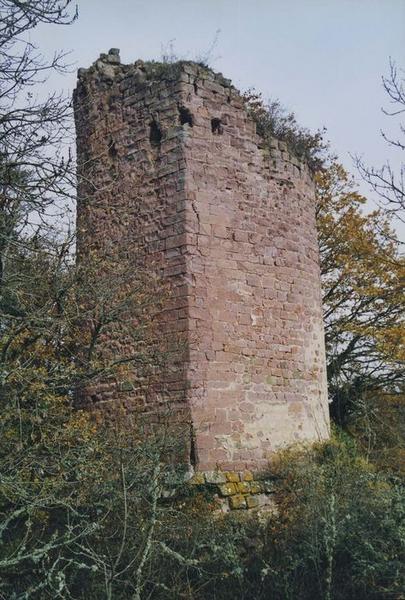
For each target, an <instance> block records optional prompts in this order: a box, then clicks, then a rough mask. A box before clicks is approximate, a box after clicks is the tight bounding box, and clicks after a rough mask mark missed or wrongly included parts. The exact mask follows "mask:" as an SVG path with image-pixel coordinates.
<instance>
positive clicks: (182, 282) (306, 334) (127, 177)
mask: <svg viewBox="0 0 405 600" xmlns="http://www.w3.org/2000/svg"><path fill="white" fill-rule="evenodd" d="M74 106H75V115H76V128H77V148H78V165H79V194H78V195H79V200H78V249H79V257H80V255H81V254H85V253H86V251H87V250H88V249H89V248H92V251H93V252H96V253H97V252H102V251H103V248H104V250H105V247H106V244H108V245H109V247H115V248H120V249H121V250H125V252H122V256H123V260H127V261H129V263H131V261H132V262H133V264H134V265H135V264H136V263H137V261H139V260H140V259H142V260H143V261H144V264H149V268H150V269H155V270H156V272H157V273H158V274H159V275H160V276H161V277H162V281H163V282H165V283H166V284H169V285H170V288H171V290H172V292H171V294H170V299H169V300H168V301H167V305H166V306H165V307H163V308H162V311H161V323H162V325H161V327H162V335H164V336H166V337H170V336H171V335H174V334H176V335H177V334H180V335H181V336H182V339H183V341H184V344H185V348H186V351H185V352H184V353H183V355H182V359H181V363H182V364H181V365H180V368H178V369H177V370H175V375H172V376H171V379H170V385H166V386H165V385H164V384H165V382H164V381H162V390H164V391H161V392H159V401H157V400H156V399H154V398H153V397H149V400H148V402H146V403H145V402H143V403H140V404H139V406H138V408H137V407H136V406H135V408H134V407H132V409H134V410H138V411H139V412H142V413H143V414H144V415H145V417H146V418H150V419H152V420H153V418H155V417H156V414H157V413H158V412H159V411H160V410H162V406H164V407H170V414H171V415H172V418H173V419H174V420H175V421H176V423H177V424H178V425H180V426H181V427H184V431H185V432H186V437H187V438H188V439H189V447H188V453H189V461H190V463H191V464H192V466H194V467H195V468H196V469H198V470H199V471H212V470H215V469H221V470H224V471H227V470H232V471H237V470H241V469H254V470H260V469H262V468H263V469H264V468H265V467H266V465H267V463H268V459H269V457H270V455H271V453H272V452H273V451H274V450H275V449H277V448H280V447H282V446H284V445H287V444H290V443H293V442H296V441H300V440H315V439H322V438H325V437H327V436H328V432H329V420H328V409H327V390H326V375H325V350H324V339H323V325H322V311H321V300H320V277H319V256H318V246H317V235H316V227H315V206H314V186H313V182H312V180H311V177H310V174H309V172H308V170H307V168H306V167H305V165H303V164H301V163H300V162H299V161H298V160H297V159H296V158H295V157H292V156H290V154H289V153H288V152H287V148H286V146H285V144H284V143H283V142H278V141H277V140H273V141H272V142H271V143H270V144H267V145H265V144H264V143H263V140H262V139H261V138H260V137H259V136H258V135H257V134H256V127H255V123H254V122H253V120H252V119H251V117H250V116H249V115H248V113H247V110H246V108H245V104H244V102H243V99H242V98H241V97H240V94H239V93H238V92H237V90H236V89H235V88H234V87H233V86H232V85H231V82H230V81H229V80H227V79H224V78H223V77H222V75H220V74H215V73H213V72H212V71H211V70H209V69H207V68H205V67H203V66H200V65H197V64H195V63H191V62H179V63H176V64H170V65H164V64H163V65H162V64H159V63H143V62H142V61H137V62H135V63H134V64H131V65H122V64H120V59H119V54H118V51H117V50H115V49H112V50H110V52H109V53H108V54H104V55H101V56H100V58H99V60H97V61H96V62H95V63H94V64H93V65H92V66H91V67H90V68H89V69H80V70H79V81H78V85H77V89H76V91H75V96H74ZM117 199H118V200H119V202H118V204H117ZM112 206H119V207H120V208H117V209H114V210H111V207H112ZM123 240H125V242H124V241H123ZM162 377H163V375H162ZM166 383H167V382H166ZM156 393H157V392H156ZM106 398H107V399H106V400H105V401H106V402H108V403H110V404H111V402H118V401H120V402H121V401H123V402H124V404H125V406H130V405H131V402H133V403H134V404H135V405H136V404H137V402H138V400H137V399H135V398H132V399H131V392H130V391H127V392H126V393H124V394H123V392H122V391H121V392H118V391H116V392H114V391H112V392H111V391H110V393H109V394H107V396H106Z"/></svg>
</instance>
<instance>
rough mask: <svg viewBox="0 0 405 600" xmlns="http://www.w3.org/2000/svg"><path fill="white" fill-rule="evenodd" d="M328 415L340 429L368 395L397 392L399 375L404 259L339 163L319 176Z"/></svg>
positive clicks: (404, 350) (383, 220)
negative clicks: (329, 409) (329, 401)
mask: <svg viewBox="0 0 405 600" xmlns="http://www.w3.org/2000/svg"><path fill="white" fill-rule="evenodd" d="M316 189H317V223H318V230H319V242H320V253H321V275H322V285H323V304H324V315H325V338H326V347H327V356H328V381H329V390H330V393H331V396H332V415H333V417H334V418H335V419H336V420H337V422H339V423H345V422H346V421H347V419H348V417H349V415H350V413H352V412H353V411H355V410H356V409H357V410H358V409H360V408H361V403H362V401H363V400H364V399H365V397H366V394H368V395H369V394H370V393H371V392H375V391H377V390H380V391H385V392H388V391H389V392H390V393H391V394H395V393H399V392H400V391H402V390H403V385H404V372H403V360H404V358H405V347H404V291H403V277H404V267H405V265H404V260H403V258H402V257H401V255H400V252H399V242H398V240H397V238H396V236H395V232H394V231H393V230H392V228H391V225H390V221H389V219H388V218H387V217H386V215H385V214H384V212H383V211H381V210H377V211H372V212H368V213H367V212H364V210H363V207H364V204H365V202H366V199H365V198H364V197H362V196H361V195H360V194H359V193H358V192H357V190H356V186H355V184H354V182H353V181H352V179H351V178H350V177H349V176H348V174H347V173H346V171H345V170H344V169H343V167H342V166H341V165H339V164H337V163H333V164H331V166H330V167H329V168H327V169H324V170H323V171H320V172H318V174H317V176H316Z"/></svg>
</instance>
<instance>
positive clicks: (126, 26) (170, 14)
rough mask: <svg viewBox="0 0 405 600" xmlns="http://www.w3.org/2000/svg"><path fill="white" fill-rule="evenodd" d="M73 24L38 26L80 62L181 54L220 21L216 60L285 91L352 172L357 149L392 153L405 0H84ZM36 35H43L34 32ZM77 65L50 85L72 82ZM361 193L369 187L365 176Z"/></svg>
mask: <svg viewBox="0 0 405 600" xmlns="http://www.w3.org/2000/svg"><path fill="white" fill-rule="evenodd" d="M78 4H79V18H78V20H77V22H76V23H74V24H73V25H71V26H68V27H54V26H50V27H49V26H48V27H45V26H44V27H41V28H40V29H39V30H38V31H37V33H36V34H35V35H34V36H33V37H34V39H35V41H37V42H38V43H39V45H40V46H41V48H42V49H45V50H46V51H48V52H51V51H52V50H54V49H55V48H59V49H65V50H71V51H72V52H71V61H72V62H74V63H75V64H76V66H77V67H88V66H89V65H90V64H91V63H92V62H93V61H94V60H95V59H96V58H97V56H98V55H99V53H100V52H107V51H108V50H109V48H111V47H117V48H120V50H121V60H122V62H125V63H130V62H134V61H135V60H136V59H138V58H142V59H145V60H146V59H157V60H159V59H160V58H161V55H162V51H164V50H165V48H166V49H168V48H169V47H170V42H171V41H172V45H173V47H174V52H175V53H176V54H177V55H178V56H179V57H180V58H188V59H195V58H198V57H199V56H201V55H203V54H205V53H206V52H207V50H208V49H209V47H210V46H211V44H212V41H213V39H214V37H215V33H216V31H217V30H220V33H219V36H218V41H217V44H216V46H215V48H214V49H213V52H212V56H211V61H210V66H211V67H212V68H213V69H214V70H215V71H221V72H222V73H223V74H224V75H225V77H229V78H230V79H232V81H233V83H234V85H235V86H236V87H237V88H239V89H241V90H246V89H247V88H250V87H254V88H255V89H256V90H257V91H260V92H262V93H263V96H264V98H265V99H266V98H269V97H271V98H273V99H274V98H278V99H280V101H281V102H282V103H283V104H284V105H285V106H286V107H287V108H288V109H289V110H292V111H294V112H295V113H296V115H297V118H298V120H299V122H300V123H301V124H302V125H303V126H305V127H308V128H310V129H312V130H315V129H317V128H321V127H323V126H325V127H327V130H328V131H327V138H328V139H329V140H330V141H331V143H332V149H333V150H334V151H335V152H336V153H337V154H338V156H339V158H340V160H341V161H342V162H343V164H344V165H345V166H346V167H347V168H349V170H351V171H353V172H354V167H353V164H352V160H351V158H350V154H359V155H362V156H363V157H364V159H365V160H366V161H367V162H368V163H369V164H374V165H376V166H377V165H380V164H382V163H383V162H384V161H385V160H386V159H387V158H390V160H391V162H392V164H393V165H394V166H396V167H398V165H399V162H400V157H399V156H398V153H391V154H389V152H388V149H387V146H386V144H385V143H384V142H383V140H382V139H381V136H380V130H381V129H386V130H388V131H391V132H392V131H395V128H393V125H394V122H393V121H392V120H390V119H389V118H388V117H386V116H384V115H383V114H382V112H381V107H382V106H385V107H387V108H389V104H388V103H387V98H386V96H385V95H384V92H383V89H382V85H381V76H382V75H384V74H388V60H389V57H390V56H391V57H392V58H393V59H394V60H395V61H396V62H397V64H398V66H402V67H403V68H405V0H79V2H78ZM37 36H38V37H37ZM75 79H76V75H75V73H72V74H71V75H68V76H67V77H65V78H64V79H59V78H54V79H53V80H52V81H51V82H50V85H52V86H57V87H63V88H64V90H65V91H69V92H70V91H71V90H72V89H73V87H74V85H75ZM361 189H362V191H363V193H366V192H367V188H365V187H364V186H362V188H361Z"/></svg>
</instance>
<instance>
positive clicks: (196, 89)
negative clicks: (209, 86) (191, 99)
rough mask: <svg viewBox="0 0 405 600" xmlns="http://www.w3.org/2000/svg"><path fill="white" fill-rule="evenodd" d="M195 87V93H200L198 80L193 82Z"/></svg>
mask: <svg viewBox="0 0 405 600" xmlns="http://www.w3.org/2000/svg"><path fill="white" fill-rule="evenodd" d="M193 88H194V94H198V85H197V82H196V81H194V83H193Z"/></svg>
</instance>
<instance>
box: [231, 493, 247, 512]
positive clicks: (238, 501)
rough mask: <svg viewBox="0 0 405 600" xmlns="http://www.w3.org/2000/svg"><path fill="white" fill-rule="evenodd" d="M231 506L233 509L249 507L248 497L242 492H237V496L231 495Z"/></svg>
mask: <svg viewBox="0 0 405 600" xmlns="http://www.w3.org/2000/svg"><path fill="white" fill-rule="evenodd" d="M229 506H230V507H231V509H233V510H238V509H240V508H247V504H246V498H245V496H243V495H242V494H236V495H235V496H231V497H230V498H229Z"/></svg>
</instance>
